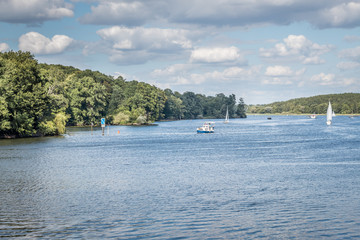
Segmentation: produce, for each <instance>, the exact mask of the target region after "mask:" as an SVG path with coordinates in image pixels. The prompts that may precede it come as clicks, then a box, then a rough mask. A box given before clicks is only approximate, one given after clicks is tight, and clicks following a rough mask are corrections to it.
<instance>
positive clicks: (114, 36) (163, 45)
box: [86, 26, 204, 65]
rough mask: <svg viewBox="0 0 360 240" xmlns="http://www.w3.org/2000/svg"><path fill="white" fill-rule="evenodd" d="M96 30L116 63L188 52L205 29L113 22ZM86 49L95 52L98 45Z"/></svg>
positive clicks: (139, 61)
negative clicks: (136, 25) (201, 30)
mask: <svg viewBox="0 0 360 240" xmlns="http://www.w3.org/2000/svg"><path fill="white" fill-rule="evenodd" d="M97 34H98V35H99V36H100V37H101V38H102V41H101V44H102V45H103V46H102V50H101V52H106V53H108V54H109V55H110V60H111V61H113V62H115V63H117V64H125V65H128V64H130V63H131V64H142V63H145V62H146V61H148V60H149V59H156V58H163V59H164V58H179V56H181V55H182V54H187V51H190V50H191V49H192V48H193V41H197V39H199V38H200V37H201V36H202V35H203V34H204V33H202V32H200V31H189V30H184V29H163V28H143V27H136V28H127V27H120V26H114V27H110V28H105V29H101V30H99V31H97ZM97 45H98V44H97ZM95 46H96V45H94V46H93V47H95ZM88 48H91V46H88ZM104 48H106V49H104ZM86 51H87V52H94V51H96V49H95V50H94V49H87V50H86ZM126 59H128V60H129V61H126Z"/></svg>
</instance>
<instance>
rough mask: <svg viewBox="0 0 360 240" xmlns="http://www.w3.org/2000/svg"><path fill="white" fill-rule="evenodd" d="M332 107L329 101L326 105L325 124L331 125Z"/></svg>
mask: <svg viewBox="0 0 360 240" xmlns="http://www.w3.org/2000/svg"><path fill="white" fill-rule="evenodd" d="M332 112H333V111H332V107H331V103H330V101H329V106H328V109H327V112H326V124H327V125H331V122H332Z"/></svg>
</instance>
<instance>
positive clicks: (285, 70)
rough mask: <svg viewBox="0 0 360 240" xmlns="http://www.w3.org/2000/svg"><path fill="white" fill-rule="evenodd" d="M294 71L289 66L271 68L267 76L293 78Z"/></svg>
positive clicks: (267, 69) (267, 71) (266, 73)
mask: <svg viewBox="0 0 360 240" xmlns="http://www.w3.org/2000/svg"><path fill="white" fill-rule="evenodd" d="M292 74H293V71H292V70H291V68H290V67H288V66H279V65H277V66H270V67H267V68H266V72H265V75H267V76H291V75H292Z"/></svg>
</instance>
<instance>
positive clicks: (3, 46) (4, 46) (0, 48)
mask: <svg viewBox="0 0 360 240" xmlns="http://www.w3.org/2000/svg"><path fill="white" fill-rule="evenodd" d="M9 49H10V47H9V45H8V44H7V43H0V52H6V51H8V50H9Z"/></svg>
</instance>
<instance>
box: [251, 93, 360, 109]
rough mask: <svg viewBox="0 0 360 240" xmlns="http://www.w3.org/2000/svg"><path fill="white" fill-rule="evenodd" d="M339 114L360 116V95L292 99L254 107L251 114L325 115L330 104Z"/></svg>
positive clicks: (346, 94)
mask: <svg viewBox="0 0 360 240" xmlns="http://www.w3.org/2000/svg"><path fill="white" fill-rule="evenodd" d="M329 101H331V105H332V108H333V110H334V112H335V113H337V114H359V113H360V94H359V93H343V94H328V95H319V96H314V97H308V98H297V99H291V100H289V101H285V102H275V103H271V104H266V105H254V106H250V107H249V109H248V112H249V113H281V114H313V113H315V114H325V113H326V110H327V107H328V103H329Z"/></svg>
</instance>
